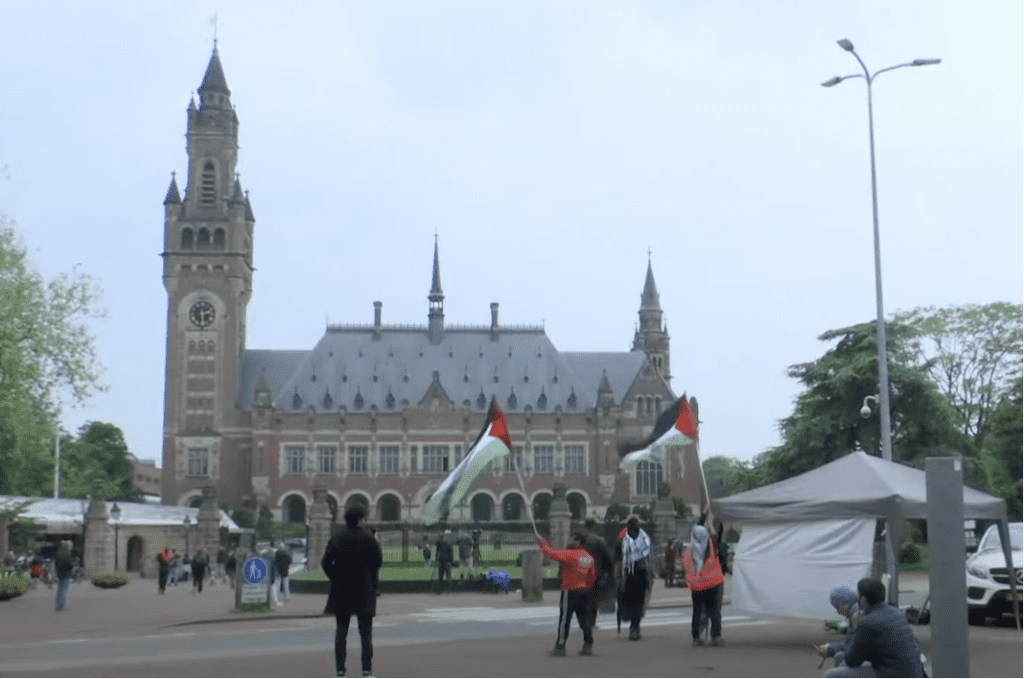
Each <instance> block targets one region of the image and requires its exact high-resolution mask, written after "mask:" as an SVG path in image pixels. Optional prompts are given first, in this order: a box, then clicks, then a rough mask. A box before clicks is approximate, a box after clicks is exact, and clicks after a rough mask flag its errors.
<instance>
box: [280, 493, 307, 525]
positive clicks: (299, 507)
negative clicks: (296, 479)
mask: <svg viewBox="0 0 1024 679" xmlns="http://www.w3.org/2000/svg"><path fill="white" fill-rule="evenodd" d="M282 509H284V512H283V514H284V516H283V517H282V518H283V519H284V523H306V501H305V500H303V499H302V497H301V496H300V495H289V496H288V499H286V500H285V501H284V507H282Z"/></svg>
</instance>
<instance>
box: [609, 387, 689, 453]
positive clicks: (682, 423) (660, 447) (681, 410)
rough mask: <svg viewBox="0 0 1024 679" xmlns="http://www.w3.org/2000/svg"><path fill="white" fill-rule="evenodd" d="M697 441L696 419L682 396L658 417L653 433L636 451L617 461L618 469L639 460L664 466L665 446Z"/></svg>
mask: <svg viewBox="0 0 1024 679" xmlns="http://www.w3.org/2000/svg"><path fill="white" fill-rule="evenodd" d="M696 440H697V418H696V417H694V416H693V411H692V410H690V402H689V401H688V400H687V399H686V394H683V395H682V396H681V397H680V398H679V399H677V400H676V401H675V402H674V403H673V404H672V405H671V406H670V407H669V408H668V410H665V411H664V412H662V413H661V415H659V416H658V421H657V422H656V423H655V425H654V432H653V433H652V434H651V435H650V436H648V437H647V440H646V441H644V442H643V443H642V444H640V445H641V447H640V448H639V449H638V450H634V451H633V452H631V453H629V454H628V455H626V456H625V457H623V458H622V460H620V461H619V469H624V468H625V467H627V466H628V465H631V464H636V463H637V462H640V461H641V460H648V461H651V462H658V463H660V464H662V465H663V464H665V446H685V445H687V444H689V443H693V442H694V441H696Z"/></svg>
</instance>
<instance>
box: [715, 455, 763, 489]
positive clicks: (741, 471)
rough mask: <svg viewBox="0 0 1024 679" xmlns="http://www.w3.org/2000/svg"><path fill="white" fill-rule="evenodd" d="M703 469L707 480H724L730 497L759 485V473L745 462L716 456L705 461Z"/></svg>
mask: <svg viewBox="0 0 1024 679" xmlns="http://www.w3.org/2000/svg"><path fill="white" fill-rule="evenodd" d="M701 467H702V468H703V469H704V478H705V479H722V481H723V483H725V489H726V491H727V492H728V493H729V494H730V495H731V494H733V493H740V492H742V491H744V490H750V489H751V488H756V487H757V486H758V485H759V484H758V476H757V473H756V472H755V471H754V468H753V467H752V466H751V464H750V463H749V462H746V461H744V460H737V459H736V458H734V457H725V456H724V455H716V456H715V457H709V458H708V459H706V460H704V463H703V464H702V465H701Z"/></svg>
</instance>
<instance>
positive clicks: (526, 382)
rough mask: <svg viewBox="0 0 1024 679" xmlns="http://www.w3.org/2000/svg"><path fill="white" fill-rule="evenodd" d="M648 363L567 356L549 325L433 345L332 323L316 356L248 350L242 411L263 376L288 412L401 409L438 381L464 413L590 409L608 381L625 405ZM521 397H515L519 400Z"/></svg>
mask: <svg viewBox="0 0 1024 679" xmlns="http://www.w3.org/2000/svg"><path fill="white" fill-rule="evenodd" d="M645 361H646V356H645V354H644V353H643V352H639V351H637V352H571V353H561V352H559V351H558V350H557V349H556V348H555V346H554V345H553V344H552V343H551V340H550V339H548V337H547V335H546V334H545V333H544V330H543V328H541V327H506V328H501V329H500V332H499V334H498V339H497V341H492V340H491V328H490V327H489V326H478V327H459V326H455V327H451V326H450V327H446V328H445V331H444V338H443V339H442V341H441V342H440V343H438V344H436V345H431V343H430V341H429V337H428V333H427V327H426V326H388V325H384V326H381V327H380V328H379V329H375V327H374V326H372V325H362V326H329V327H328V329H327V332H326V333H325V334H324V336H323V337H322V338H321V339H320V341H319V342H318V343H317V345H316V346H315V347H314V348H313V349H312V351H267V350H247V351H246V352H245V356H244V357H243V360H242V377H241V380H240V389H241V393H240V394H239V404H240V407H241V409H242V410H243V411H249V410H252V408H253V404H254V400H255V392H256V387H257V384H259V383H260V380H261V379H262V380H263V381H264V383H265V384H266V387H267V388H268V390H269V392H270V395H271V399H272V402H273V404H274V407H275V408H276V409H278V410H281V411H285V412H297V411H298V412H304V411H308V410H309V409H310V408H312V409H313V410H314V411H315V412H337V411H338V410H339V409H340V408H342V407H344V408H345V409H346V411H347V412H368V411H370V410H371V409H372V408H374V407H375V408H376V409H377V410H378V411H381V412H388V411H396V412H397V411H400V410H401V409H402V408H403V407H405V406H407V405H415V404H418V403H419V402H420V401H421V400H422V399H423V398H424V396H425V395H426V393H427V390H428V388H429V387H430V385H431V384H432V383H433V381H434V379H435V375H436V379H437V381H438V383H439V384H440V386H441V387H442V388H443V389H444V392H445V393H446V394H447V395H448V397H449V398H451V400H452V401H453V403H454V404H455V406H456V407H461V406H463V405H464V404H465V403H467V402H468V403H469V405H470V406H471V407H475V408H478V409H480V410H485V409H486V408H487V405H488V404H489V403H490V400H491V397H492V396H493V397H497V399H498V402H499V403H500V404H501V407H502V409H504V410H505V411H506V412H523V411H524V410H525V409H526V408H527V407H528V406H529V407H530V408H531V409H532V410H534V411H535V412H545V411H554V409H555V408H556V407H558V406H561V408H562V411H563V412H567V413H571V412H578V413H582V412H585V411H586V410H587V409H590V408H594V407H595V405H596V403H597V392H598V387H599V386H600V384H601V379H602V377H603V376H606V377H607V379H608V382H609V384H610V385H611V388H612V393H613V396H614V398H615V401H616V402H617V403H621V402H622V400H623V398H624V397H625V394H626V391H627V390H628V389H629V387H630V386H631V385H632V383H633V381H634V380H635V379H636V377H637V375H638V374H639V373H640V370H641V368H642V367H643V365H644V362H645ZM513 394H514V397H513Z"/></svg>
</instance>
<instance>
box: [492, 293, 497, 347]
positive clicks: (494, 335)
mask: <svg viewBox="0 0 1024 679" xmlns="http://www.w3.org/2000/svg"><path fill="white" fill-rule="evenodd" d="M491 341H492V342H497V341H498V303H497V302H491Z"/></svg>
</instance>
